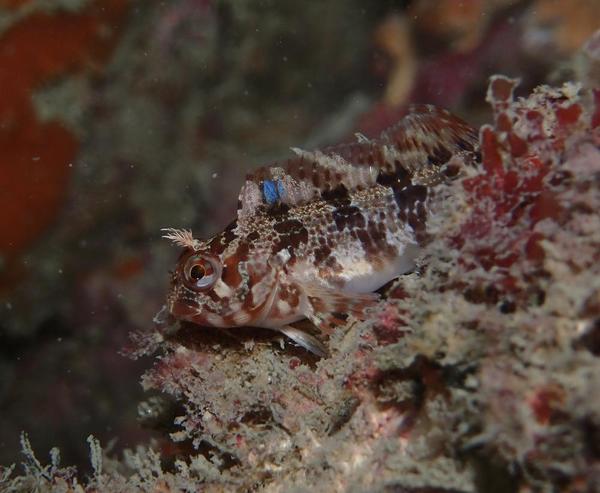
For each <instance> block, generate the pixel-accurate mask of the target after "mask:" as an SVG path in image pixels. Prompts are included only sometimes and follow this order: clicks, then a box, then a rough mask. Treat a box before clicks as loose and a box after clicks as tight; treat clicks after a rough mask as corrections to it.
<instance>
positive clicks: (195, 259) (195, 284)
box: [183, 255, 220, 290]
mask: <svg viewBox="0 0 600 493" xmlns="http://www.w3.org/2000/svg"><path fill="white" fill-rule="evenodd" d="M219 275H220V272H219V269H218V268H217V264H216V262H214V261H213V260H211V259H208V258H206V257H202V256H200V255H192V256H191V257H190V258H189V259H187V261H186V262H185V265H184V267H183V280H184V282H185V284H186V285H187V286H188V287H189V288H190V289H194V290H203V289H208V288H210V287H212V285H213V284H214V283H215V282H216V280H217V278H218V276H219Z"/></svg>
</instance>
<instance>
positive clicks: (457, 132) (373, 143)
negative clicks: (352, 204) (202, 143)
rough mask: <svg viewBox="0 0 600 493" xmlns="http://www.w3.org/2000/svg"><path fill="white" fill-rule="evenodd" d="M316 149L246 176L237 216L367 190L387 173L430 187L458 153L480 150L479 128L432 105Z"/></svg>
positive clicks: (296, 150) (297, 152) (296, 152)
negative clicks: (370, 135) (369, 133)
mask: <svg viewBox="0 0 600 493" xmlns="http://www.w3.org/2000/svg"><path fill="white" fill-rule="evenodd" d="M357 137H358V142H355V143H350V144H341V145H337V146H331V147H327V148H325V149H322V150H316V151H302V150H299V149H292V150H293V151H294V153H295V154H296V156H295V157H293V158H291V159H289V160H287V161H286V162H285V163H282V164H273V165H270V166H264V167H261V168H258V169H256V170H255V171H254V172H253V173H252V174H249V175H248V176H247V177H246V183H245V184H244V186H243V187H242V190H241V192H240V197H239V210H238V217H239V218H240V219H243V218H245V217H248V216H249V215H252V214H254V212H255V211H256V208H257V207H260V206H262V207H266V208H269V207H272V206H274V205H278V204H285V205H288V206H294V205H300V204H303V203H307V202H310V201H311V200H314V199H316V198H320V197H326V196H327V194H328V193H331V192H333V191H335V190H336V189H338V188H339V187H341V186H343V187H344V188H345V189H346V190H356V189H360V188H366V187H369V186H372V185H373V184H375V183H376V182H377V180H378V178H380V179H381V176H382V175H398V174H401V175H403V176H404V175H408V176H409V177H410V179H411V180H412V181H413V182H414V183H419V184H424V185H430V184H434V183H437V182H439V181H440V180H441V179H442V178H443V176H444V166H445V165H446V164H447V163H448V162H449V161H450V160H451V158H452V157H453V156H455V155H457V154H473V153H475V152H476V151H477V141H478V139H477V132H476V131H475V129H473V128H472V127H471V126H469V125H468V124H467V123H465V122H464V121H463V120H461V119H460V118H458V117H456V116H454V115H452V114H451V113H450V112H448V111H446V110H443V109H439V108H436V107H434V106H430V105H420V106H413V107H411V109H410V113H409V114H407V115H406V116H405V117H404V118H402V119H401V120H400V121H399V122H398V123H397V124H396V125H394V126H392V127H390V128H389V129H387V130H386V131H384V132H383V133H382V134H381V135H380V136H379V137H377V138H375V139H371V140H369V139H366V138H365V137H363V136H357Z"/></svg>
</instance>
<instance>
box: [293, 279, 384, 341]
mask: <svg viewBox="0 0 600 493" xmlns="http://www.w3.org/2000/svg"><path fill="white" fill-rule="evenodd" d="M303 288H304V292H305V293H306V296H307V298H308V305H309V306H308V310H307V313H305V316H306V317H307V318H308V319H309V320H310V321H311V322H312V323H313V324H315V325H316V326H317V327H318V328H319V329H320V330H321V331H322V332H324V333H325V334H329V333H331V331H332V330H333V329H334V328H335V327H337V326H340V325H343V324H345V323H346V320H345V319H343V318H340V315H346V314H347V315H352V316H354V317H356V318H357V319H359V320H365V319H366V318H367V316H368V311H369V309H370V308H373V307H374V306H375V305H376V304H377V302H378V301H379V295H378V294H377V293H362V294H355V293H345V292H343V291H337V290H334V289H331V288H327V287H324V286H320V285H309V286H303Z"/></svg>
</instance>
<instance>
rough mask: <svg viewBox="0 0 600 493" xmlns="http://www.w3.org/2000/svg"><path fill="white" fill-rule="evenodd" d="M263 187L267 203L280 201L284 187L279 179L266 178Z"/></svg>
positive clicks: (271, 203)
mask: <svg viewBox="0 0 600 493" xmlns="http://www.w3.org/2000/svg"><path fill="white" fill-rule="evenodd" d="M262 189H263V196H264V197H265V200H266V202H267V204H269V205H273V204H275V203H277V202H278V201H279V199H280V194H281V191H282V190H283V187H282V186H281V182H280V181H279V180H276V181H272V180H265V181H264V182H263V185H262Z"/></svg>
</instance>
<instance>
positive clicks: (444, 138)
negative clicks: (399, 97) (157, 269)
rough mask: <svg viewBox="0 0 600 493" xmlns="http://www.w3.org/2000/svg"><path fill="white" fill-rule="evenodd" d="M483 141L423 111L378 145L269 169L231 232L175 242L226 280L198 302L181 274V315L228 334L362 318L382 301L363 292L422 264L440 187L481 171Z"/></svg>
mask: <svg viewBox="0 0 600 493" xmlns="http://www.w3.org/2000/svg"><path fill="white" fill-rule="evenodd" d="M476 137H477V136H476V133H475V132H474V131H473V130H472V129H471V128H470V127H469V126H468V125H467V124H465V123H464V122H463V121H462V120H459V119H458V118H456V117H454V116H452V115H451V114H450V113H448V112H446V111H444V110H439V109H436V108H433V107H430V106H422V107H418V108H416V110H415V112H414V113H411V114H409V115H407V116H406V117H405V118H404V119H402V120H401V121H400V122H399V123H398V124H397V125H395V126H394V127H392V128H390V129H389V130H388V131H386V132H384V133H382V134H381V136H380V137H378V138H376V139H372V140H369V141H366V140H361V141H360V142H357V143H352V144H344V145H340V146H334V147H328V148H326V149H324V150H322V151H315V152H305V151H297V156H296V157H294V158H292V159H289V160H288V161H286V162H284V163H282V164H274V165H272V166H269V167H263V168H259V169H257V170H256V171H255V172H253V173H252V174H249V175H248V176H247V180H246V183H245V185H244V187H243V189H242V192H241V194H240V203H239V211H238V218H237V221H234V222H232V223H231V224H230V225H229V226H228V227H227V228H226V229H225V230H224V231H223V232H222V233H220V234H218V235H216V236H215V237H214V238H212V239H210V240H208V241H201V240H195V239H194V238H193V237H191V236H189V235H187V234H183V232H182V233H181V234H177V232H172V233H171V234H172V236H173V238H177V239H178V241H179V242H180V243H181V242H184V243H185V245H188V244H189V245H188V250H187V251H189V252H190V254H191V253H195V254H204V253H206V254H207V255H211V256H212V257H210V258H211V259H215V260H214V261H215V262H216V263H217V265H215V272H219V274H220V277H219V278H218V279H210V282H211V283H212V284H211V285H209V288H208V291H204V290H202V291H198V292H196V293H194V292H191V291H190V290H189V289H183V288H182V287H181V286H182V284H183V282H182V281H183V278H182V276H184V275H185V273H183V272H182V271H181V269H178V270H177V271H176V272H175V274H174V275H173V277H172V289H171V293H170V295H169V302H168V306H169V310H170V311H171V313H172V314H173V315H175V316H176V317H177V316H180V317H182V318H185V319H186V320H190V321H193V322H195V323H198V324H208V325H217V326H224V327H233V326H237V325H254V324H258V325H260V326H264V327H270V328H278V327H281V325H282V324H286V323H289V322H290V321H293V320H297V319H300V318H303V317H308V318H309V319H310V320H311V321H312V322H314V323H315V324H317V325H318V326H319V328H320V329H321V330H323V331H330V330H331V327H332V326H335V325H336V324H340V323H343V322H344V320H343V319H344V317H341V316H338V315H335V312H338V314H342V313H349V314H353V315H354V316H357V317H359V318H360V317H362V316H363V315H364V310H365V309H366V308H368V307H369V306H372V305H373V303H374V300H375V299H376V298H375V297H373V296H371V295H368V294H365V292H364V291H361V289H364V288H361V287H360V286H361V285H370V284H368V278H369V276H373V277H374V278H375V279H377V280H375V281H374V282H376V283H377V284H374V285H373V287H372V288H371V289H374V288H376V287H377V286H378V285H381V283H384V282H387V280H389V279H390V275H391V276H392V277H393V275H394V272H395V271H394V270H393V269H396V268H402V269H406V268H407V267H406V266H408V265H410V260H406V261H405V260H402V258H403V257H402V256H403V255H405V252H406V251H407V249H408V248H409V246H410V245H413V246H414V247H415V248H416V246H417V245H418V244H421V243H423V242H424V241H426V239H427V215H428V207H429V203H430V190H431V188H430V186H431V185H437V184H439V183H441V182H443V181H444V180H448V179H454V178H455V177H456V176H459V175H460V165H459V164H458V163H467V164H469V163H473V162H475V159H476V153H477V149H476V147H475V143H476V140H477V139H476ZM456 154H460V155H461V157H462V158H461V159H458V160H455V159H452V158H453V157H454V156H455V155H456ZM449 162H451V163H452V164H449ZM267 182H268V183H267ZM267 185H268V187H269V190H271V191H270V192H269V194H270V195H269V196H268V197H267V195H266V188H265V187H266V186H267ZM185 258H186V257H185V256H184V257H182V259H181V260H180V263H181V262H183V261H184V260H185ZM395 266H404V267H395ZM399 273H401V272H399ZM396 275H397V274H396ZM355 279H357V281H356V282H357V283H358V284H353V283H354V280H355ZM365 283H367V284H365ZM188 284H189V283H188ZM349 289H350V290H351V291H347V290H349ZM278 324H279V325H278Z"/></svg>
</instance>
